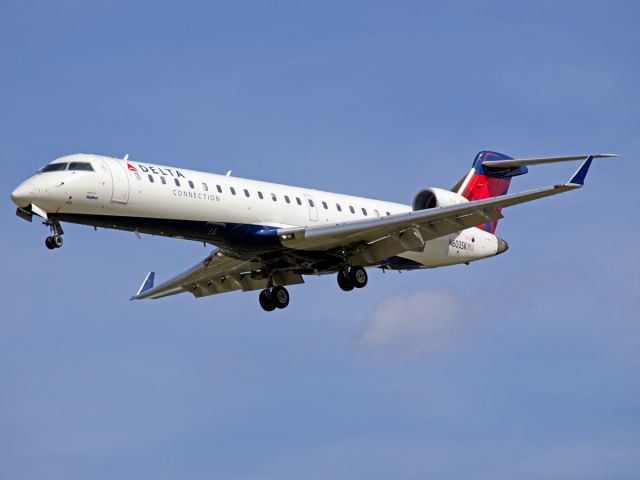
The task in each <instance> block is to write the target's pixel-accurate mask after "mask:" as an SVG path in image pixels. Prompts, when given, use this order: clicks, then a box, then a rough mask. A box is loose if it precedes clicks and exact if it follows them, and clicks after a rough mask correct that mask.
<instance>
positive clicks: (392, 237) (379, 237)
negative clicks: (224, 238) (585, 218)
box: [278, 156, 593, 263]
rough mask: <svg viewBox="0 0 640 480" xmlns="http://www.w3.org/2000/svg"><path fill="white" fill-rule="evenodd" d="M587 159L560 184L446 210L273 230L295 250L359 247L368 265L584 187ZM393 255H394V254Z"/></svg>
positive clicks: (587, 165)
mask: <svg viewBox="0 0 640 480" xmlns="http://www.w3.org/2000/svg"><path fill="white" fill-rule="evenodd" d="M592 159H593V157H592V156H589V157H587V159H586V160H585V161H584V163H583V164H582V165H581V166H580V168H579V169H578V171H577V172H576V173H575V174H574V175H573V177H571V179H570V180H569V181H568V182H567V183H564V184H559V185H553V186H550V187H546V188H540V189H537V190H531V191H528V192H522V193H514V194H510V195H504V196H501V197H492V198H488V199H485V200H478V201H473V202H468V203H463V204H458V205H453V206H449V207H441V208H432V209H426V210H418V211H413V212H409V213H402V214H396V215H390V216H387V217H382V218H376V219H372V220H363V221H355V222H348V223H341V224H334V225H322V226H313V227H301V228H288V229H280V230H278V235H279V236H280V239H281V242H282V244H283V245H285V246H287V247H290V248H294V249H300V250H315V251H327V250H332V249H340V248H346V247H348V248H354V247H356V249H358V248H357V247H360V248H359V250H360V252H361V253H362V254H363V256H364V258H365V259H367V258H369V260H370V261H371V262H372V263H373V262H374V261H376V260H380V259H383V258H387V257H386V256H390V255H389V254H391V255H394V254H396V253H398V252H402V251H407V250H417V249H421V248H422V247H423V246H424V242H426V241H428V240H432V239H434V238H438V237H442V236H445V235H448V234H450V233H454V232H458V231H461V230H464V229H465V228H469V227H473V226H476V225H480V224H483V223H486V222H489V221H492V220H497V219H500V218H502V215H501V214H500V211H499V209H502V208H506V207H511V206H513V205H518V204H521V203H526V202H530V201H532V200H537V199H539V198H544V197H549V196H552V195H557V194H559V193H563V192H567V191H570V190H575V189H577V188H580V187H582V186H583V185H584V179H585V176H586V174H587V172H588V170H589V167H590V166H591V161H592ZM394 252H395V253H394Z"/></svg>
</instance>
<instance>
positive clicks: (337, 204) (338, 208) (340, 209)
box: [336, 203, 342, 212]
mask: <svg viewBox="0 0 640 480" xmlns="http://www.w3.org/2000/svg"><path fill="white" fill-rule="evenodd" d="M336 210H338V211H339V212H341V211H342V207H341V206H340V204H339V203H336Z"/></svg>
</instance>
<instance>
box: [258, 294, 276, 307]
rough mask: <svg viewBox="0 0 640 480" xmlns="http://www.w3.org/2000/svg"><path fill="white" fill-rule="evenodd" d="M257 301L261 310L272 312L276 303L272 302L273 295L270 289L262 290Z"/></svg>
mask: <svg viewBox="0 0 640 480" xmlns="http://www.w3.org/2000/svg"><path fill="white" fill-rule="evenodd" d="M258 301H259V302H260V306H261V307H262V309H263V310H265V311H267V312H273V311H274V310H275V309H276V304H275V303H274V302H273V296H272V295H271V290H268V289H266V290H262V291H261V292H260V295H259V296H258Z"/></svg>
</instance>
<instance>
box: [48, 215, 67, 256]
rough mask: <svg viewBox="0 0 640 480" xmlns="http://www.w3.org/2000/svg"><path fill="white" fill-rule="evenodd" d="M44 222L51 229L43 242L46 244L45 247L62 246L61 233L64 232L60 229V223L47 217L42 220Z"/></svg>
mask: <svg viewBox="0 0 640 480" xmlns="http://www.w3.org/2000/svg"><path fill="white" fill-rule="evenodd" d="M44 224H45V225H47V226H48V227H49V228H50V229H51V235H49V236H48V237H47V238H45V240H44V244H45V245H46V246H47V248H48V249H49V250H54V249H56V248H60V247H62V244H63V241H62V234H63V233H64V232H63V231H62V227H61V226H60V223H58V222H56V221H52V220H48V219H47V220H46V221H45V222H44Z"/></svg>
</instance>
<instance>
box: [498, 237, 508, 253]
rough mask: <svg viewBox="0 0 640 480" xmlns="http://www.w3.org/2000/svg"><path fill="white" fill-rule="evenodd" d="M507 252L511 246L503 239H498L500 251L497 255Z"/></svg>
mask: <svg viewBox="0 0 640 480" xmlns="http://www.w3.org/2000/svg"><path fill="white" fill-rule="evenodd" d="M507 250H509V244H508V243H507V242H505V241H504V240H503V239H501V238H500V237H498V251H497V252H496V255H500V254H501V253H504V252H506V251H507Z"/></svg>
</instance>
